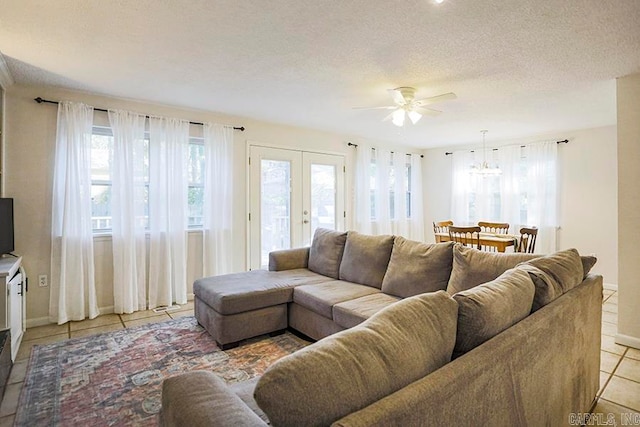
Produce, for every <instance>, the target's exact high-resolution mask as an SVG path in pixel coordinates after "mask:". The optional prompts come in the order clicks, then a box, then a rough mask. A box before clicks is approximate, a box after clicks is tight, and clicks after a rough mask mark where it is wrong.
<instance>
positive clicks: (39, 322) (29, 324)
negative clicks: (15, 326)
mask: <svg viewBox="0 0 640 427" xmlns="http://www.w3.org/2000/svg"><path fill="white" fill-rule="evenodd" d="M187 301H193V293H190V294H187ZM98 310H100V314H101V315H102V314H111V313H113V306H112V305H108V306H106V307H98ZM51 323H52V322H50V321H49V316H46V317H36V318H34V319H27V321H26V324H25V327H26V328H27V329H29V328H35V327H38V326H46V325H51Z"/></svg>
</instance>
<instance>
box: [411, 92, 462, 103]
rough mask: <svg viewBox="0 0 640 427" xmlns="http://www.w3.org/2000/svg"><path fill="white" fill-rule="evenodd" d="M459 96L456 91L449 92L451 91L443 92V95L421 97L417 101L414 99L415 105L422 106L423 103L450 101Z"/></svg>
mask: <svg viewBox="0 0 640 427" xmlns="http://www.w3.org/2000/svg"><path fill="white" fill-rule="evenodd" d="M456 98H457V96H456V94H455V93H453V92H449V93H443V94H442V95H437V96H432V97H429V98H424V99H419V100H417V101H414V104H415V105H418V106H421V105H429V104H435V103H436V102H443V101H450V100H452V99H456Z"/></svg>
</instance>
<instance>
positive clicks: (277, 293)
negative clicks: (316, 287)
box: [193, 268, 331, 314]
mask: <svg viewBox="0 0 640 427" xmlns="http://www.w3.org/2000/svg"><path fill="white" fill-rule="evenodd" d="M328 280H331V279H330V278H328V277H326V276H322V275H320V274H318V273H314V272H312V271H309V270H307V269H306V268H299V269H295V270H284V271H266V270H251V271H247V272H244V273H234V274H225V275H222V276H212V277H205V278H202V279H198V280H196V281H195V282H194V284H193V293H194V294H195V296H196V297H197V298H200V299H201V300H203V301H204V302H206V303H207V305H209V306H210V307H211V308H213V309H214V310H215V311H217V312H218V313H220V314H236V313H242V312H245V311H249V310H256V309H258V308H264V307H270V306H273V305H278V304H284V303H287V302H291V301H292V297H293V288H294V287H295V286H298V285H306V284H310V283H322V282H326V281H328Z"/></svg>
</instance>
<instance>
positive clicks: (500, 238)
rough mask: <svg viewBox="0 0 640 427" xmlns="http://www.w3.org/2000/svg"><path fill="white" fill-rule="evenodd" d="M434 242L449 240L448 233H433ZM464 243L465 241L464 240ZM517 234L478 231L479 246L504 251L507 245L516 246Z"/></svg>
mask: <svg viewBox="0 0 640 427" xmlns="http://www.w3.org/2000/svg"><path fill="white" fill-rule="evenodd" d="M435 236H436V243H441V242H449V241H451V237H450V236H449V233H435ZM465 243H466V242H465ZM517 243H518V236H514V235H513V234H497V233H484V232H481V233H480V246H493V247H495V248H496V250H497V251H498V252H505V251H506V249H507V248H508V247H509V246H514V247H515V246H516V245H517Z"/></svg>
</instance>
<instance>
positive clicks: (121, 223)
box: [109, 110, 147, 313]
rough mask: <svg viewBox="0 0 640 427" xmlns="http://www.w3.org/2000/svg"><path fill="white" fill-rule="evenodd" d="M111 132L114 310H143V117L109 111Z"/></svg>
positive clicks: (144, 290) (144, 250)
mask: <svg viewBox="0 0 640 427" xmlns="http://www.w3.org/2000/svg"><path fill="white" fill-rule="evenodd" d="M109 122H110V124H111V130H112V132H113V159H112V171H111V180H112V186H111V212H112V241H113V311H114V312H115V313H133V312H134V311H137V310H144V309H146V304H147V293H146V273H145V269H146V238H145V227H146V221H145V190H146V189H145V187H146V185H147V182H146V171H145V159H144V157H145V156H144V154H145V142H144V136H145V135H144V131H145V122H146V116H144V115H142V114H137V113H132V112H129V111H122V110H109Z"/></svg>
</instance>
